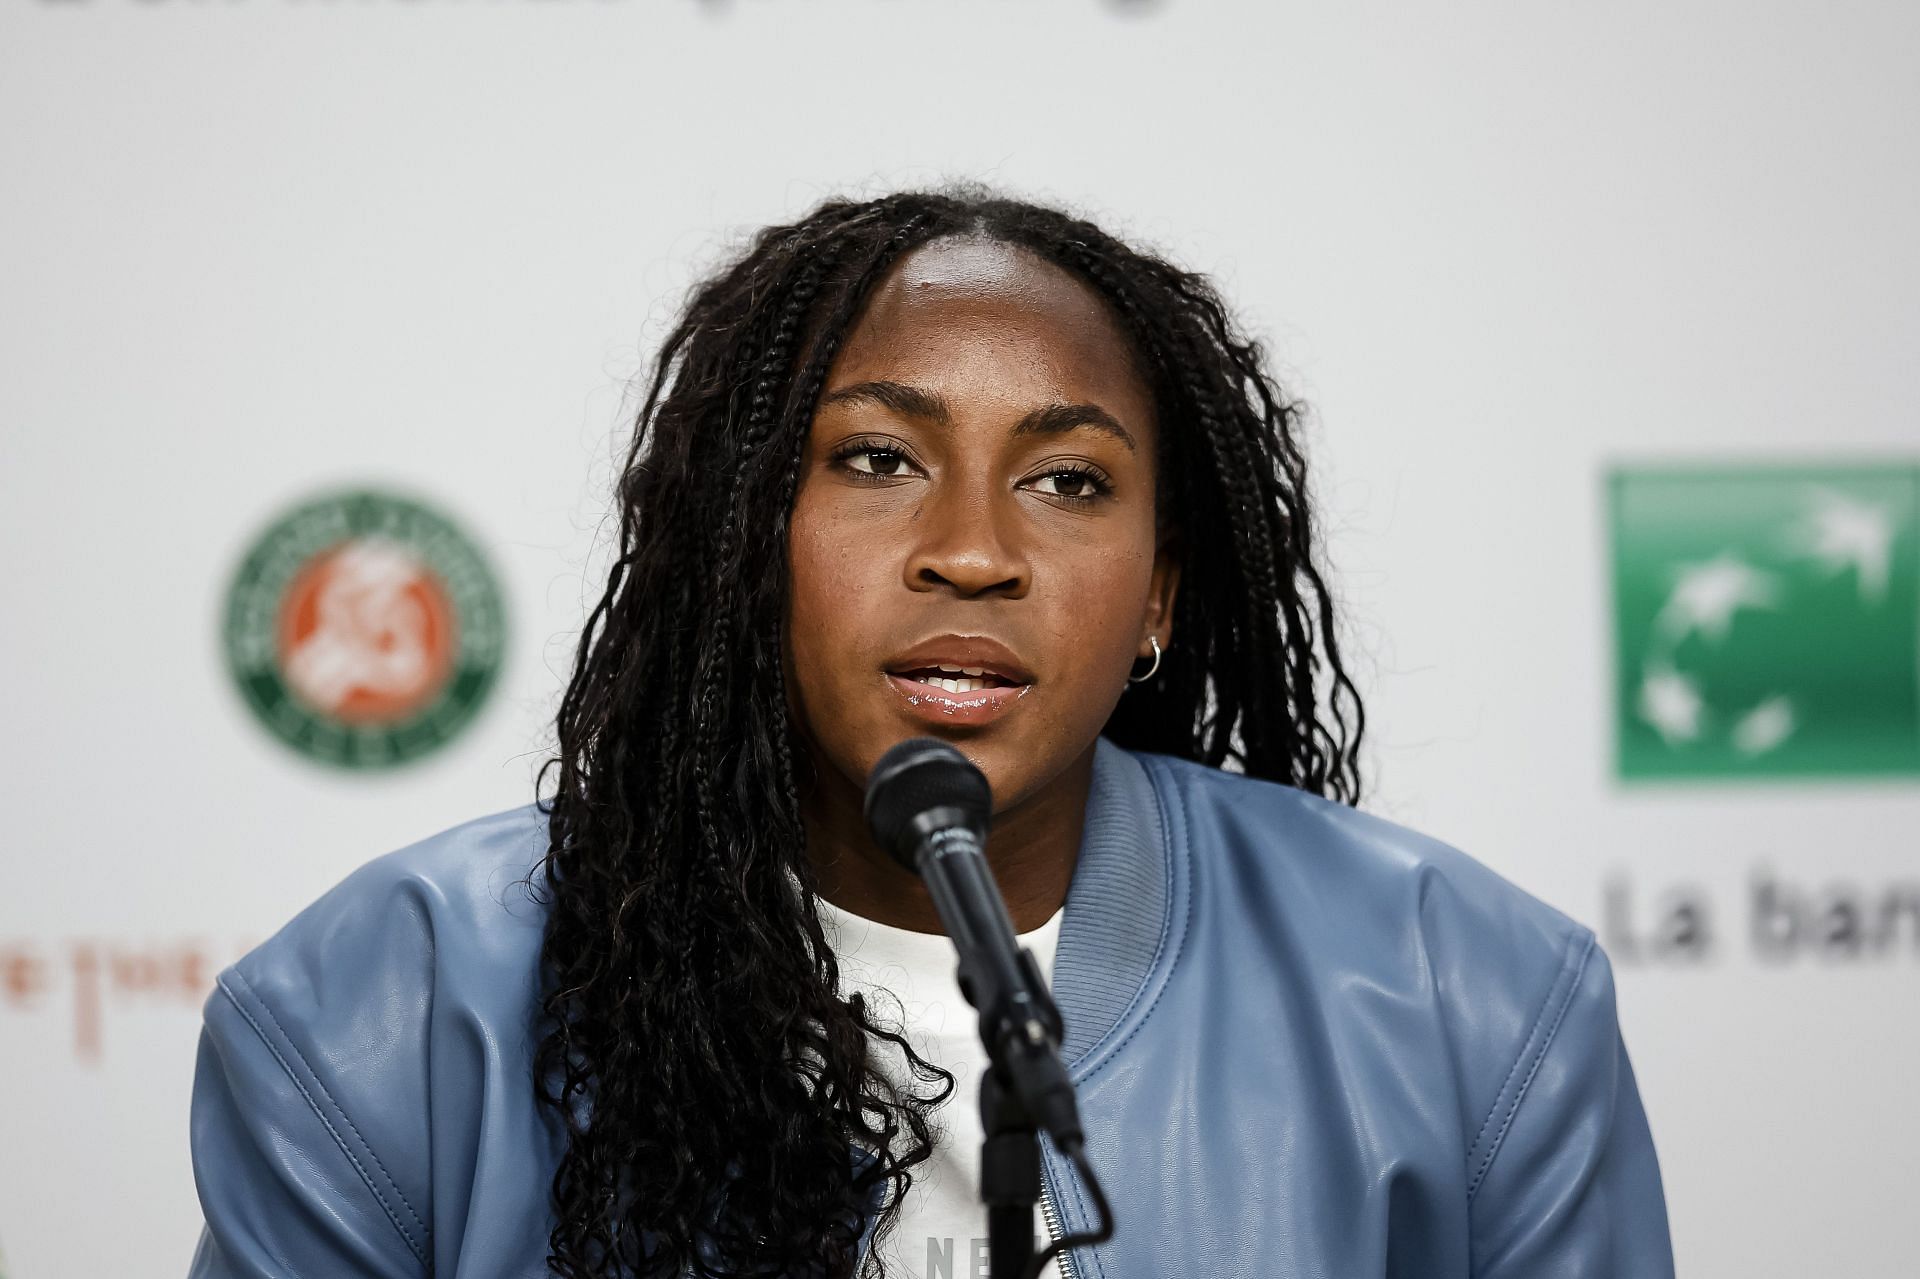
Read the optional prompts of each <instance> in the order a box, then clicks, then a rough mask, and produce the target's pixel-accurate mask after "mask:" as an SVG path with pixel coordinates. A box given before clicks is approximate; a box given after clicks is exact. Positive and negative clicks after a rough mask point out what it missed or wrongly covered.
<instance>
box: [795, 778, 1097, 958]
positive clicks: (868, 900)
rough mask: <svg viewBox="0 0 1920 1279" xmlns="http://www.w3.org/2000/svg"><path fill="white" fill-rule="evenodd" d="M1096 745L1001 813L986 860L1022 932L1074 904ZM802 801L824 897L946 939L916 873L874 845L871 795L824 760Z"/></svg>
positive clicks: (991, 827) (991, 831) (993, 827)
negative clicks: (865, 807) (867, 806)
mask: <svg viewBox="0 0 1920 1279" xmlns="http://www.w3.org/2000/svg"><path fill="white" fill-rule="evenodd" d="M1093 752H1094V747H1093V745H1092V744H1089V745H1088V747H1087V749H1086V750H1085V751H1084V752H1082V753H1081V755H1080V756H1079V758H1077V759H1075V760H1074V761H1073V762H1072V763H1071V764H1069V765H1067V767H1066V768H1065V769H1064V770H1062V771H1061V772H1060V774H1059V775H1058V776H1056V777H1054V778H1053V779H1052V780H1050V781H1048V782H1047V783H1046V784H1045V785H1043V786H1041V787H1040V788H1039V789H1038V790H1036V791H1034V792H1033V793H1032V794H1030V795H1027V796H1024V797H1022V798H1021V799H1020V800H1019V801H1017V802H1016V803H1014V804H1012V805H1010V806H1009V807H1007V808H1006V809H1004V810H1002V811H1000V812H997V813H995V814H994V815H993V819H992V821H991V822H990V824H989V825H988V828H987V861H988V863H989V864H990V865H991V866H992V867H993V876H994V879H995V880H997V881H998V882H999V885H1000V894H1001V896H1003V897H1005V898H1006V899H1007V913H1008V914H1009V915H1011V916H1012V917H1013V927H1014V931H1015V932H1021V933H1028V932H1032V931H1033V930H1034V929H1036V928H1038V927H1040V925H1042V924H1044V923H1046V922H1047V921H1048V920H1049V919H1051V918H1053V915H1054V913H1055V912H1056V911H1058V910H1059V909H1060V907H1061V906H1062V905H1063V904H1064V903H1065V902H1066V900H1067V885H1068V884H1069V883H1070V882H1071V881H1072V879H1073V867H1074V863H1075V862H1076V861H1077V860H1078V858H1079V855H1080V839H1081V832H1082V831H1083V829H1084V828H1085V825H1086V813H1087V792H1088V789H1089V788H1090V787H1091V786H1092V783H1093ZM814 774H815V777H816V778H817V779H818V780H817V782H816V783H815V785H814V786H813V787H812V788H811V790H810V792H809V794H808V795H807V797H806V800H805V802H804V803H803V804H802V808H801V813H802V818H803V820H804V821H805V824H806V828H807V860H808V861H809V862H811V863H812V865H813V874H814V882H815V884H816V885H817V886H818V889H819V893H820V895H821V896H822V897H824V898H826V899H827V900H828V901H830V902H832V903H833V904H834V905H835V906H838V907H839V908H840V909H842V910H844V911H849V912H851V913H852V914H855V915H859V916H861V917H863V918H865V919H871V920H876V921H878V922H879V923H882V924H889V925H891V926H893V927H895V928H906V929H911V930H912V931H914V932H918V933H941V932H945V931H946V930H945V929H944V928H943V927H942V926H941V924H940V915H939V912H938V911H936V910H935V909H934V906H933V898H932V897H931V896H930V895H929V894H928V893H927V888H926V885H925V884H923V883H922V882H921V880H920V877H919V876H918V875H915V874H914V873H913V872H912V871H910V870H907V869H906V868H905V867H903V866H901V865H900V864H899V863H897V862H895V861H894V860H893V858H891V857H889V856H888V855H887V854H886V853H885V852H883V851H882V850H881V849H880V847H879V846H878V845H877V844H875V843H874V842H873V836H872V835H871V834H870V833H869V832H868V830H867V821H866V816H865V815H864V814H863V813H862V812H861V807H862V803H863V801H864V800H865V798H866V796H865V791H864V790H863V789H862V788H861V787H859V786H857V785H855V784H854V783H853V782H852V781H850V780H849V779H848V778H846V777H844V776H842V775H841V774H840V773H839V772H838V771H837V770H835V769H833V768H832V767H831V766H828V765H826V764H825V763H824V761H822V762H820V763H819V764H818V766H817V767H816V768H815V770H814Z"/></svg>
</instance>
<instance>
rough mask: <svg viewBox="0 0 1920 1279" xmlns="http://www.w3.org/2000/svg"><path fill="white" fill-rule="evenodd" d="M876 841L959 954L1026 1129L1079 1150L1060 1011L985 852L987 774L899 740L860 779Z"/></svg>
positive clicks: (923, 744)
mask: <svg viewBox="0 0 1920 1279" xmlns="http://www.w3.org/2000/svg"><path fill="white" fill-rule="evenodd" d="M865 811H866V817H867V825H868V827H869V829H871V830H872V832H873V838H874V841H875V842H876V843H878V844H879V846H880V847H881V848H883V849H885V850H886V851H887V852H888V853H889V854H891V855H892V856H893V858H894V859H895V860H896V861H898V862H899V863H900V864H901V865H903V866H905V867H906V868H907V869H908V870H911V871H913V872H914V873H915V874H917V875H919V876H920V878H921V879H922V880H923V881H925V883H926V885H927V891H928V893H930V894H931V895H932V897H933V905H934V909H936V910H937V911H938V912H939V913H940V922H941V923H942V924H943V925H945V927H946V930H947V936H948V937H950V938H952V939H953V944H954V948H955V949H956V950H958V951H959V954H960V970H959V976H960V991H961V993H962V994H964V995H965V996H966V998H967V1002H968V1003H970V1004H972V1005H973V1006H974V1008H975V1010H977V1011H978V1012H979V1014H980V1039H981V1042H982V1043H983V1044H985V1045H986V1049H987V1056H988V1057H989V1058H990V1059H991V1060H992V1062H993V1064H994V1066H995V1067H996V1068H997V1069H999V1070H1000V1071H1001V1072H1003V1074H1004V1076H1005V1078H1006V1080H1007V1082H1008V1083H1009V1084H1010V1085H1011V1087H1012V1089H1013V1092H1014V1093H1015V1094H1016V1095H1017V1096H1018V1097H1019V1099H1020V1101H1021V1102H1022V1103H1023V1104H1024V1105H1025V1106H1026V1109H1027V1113H1028V1115H1029V1116H1030V1117H1031V1119H1032V1121H1033V1123H1034V1124H1035V1125H1036V1126H1037V1127H1039V1128H1041V1129H1043V1130H1044V1131H1046V1132H1047V1134H1048V1135H1050V1136H1051V1137H1052V1138H1053V1144H1054V1146H1055V1147H1056V1148H1058V1149H1059V1150H1060V1151H1061V1152H1062V1153H1063V1154H1066V1153H1070V1152H1071V1153H1077V1152H1078V1151H1079V1149H1080V1148H1081V1147H1082V1146H1083V1145H1084V1144H1085V1140H1086V1138H1085V1134H1084V1133H1082V1131H1081V1128H1080V1113H1079V1107H1078V1106H1077V1105H1076V1104H1075V1101H1074V1091H1073V1081H1072V1080H1070V1079H1069V1078H1068V1077H1067V1071H1066V1067H1065V1065H1064V1064H1062V1062H1061V1060H1060V1036H1061V1022H1060V1010H1059V1009H1058V1008H1057V1007H1055V1006H1054V1002H1053V997H1052V996H1051V995H1050V994H1048V992H1047V983H1046V978H1045V977H1043V976H1042V975H1041V973H1040V968H1039V965H1038V964H1037V963H1035V962H1034V958H1033V952H1032V951H1029V950H1026V949H1024V948H1022V947H1020V946H1019V944H1018V943H1017V942H1016V941H1015V938H1014V933H1013V920H1012V919H1011V918H1009V917H1008V915H1007V904H1006V901H1005V900H1004V899H1003V898H1002V897H1001V896H1000V889H999V886H998V885H997V884H996V883H995V882H994V878H993V870H992V868H991V867H989V866H988V865H987V859H986V855H985V853H984V852H983V851H982V850H983V848H984V845H985V841H986V832H987V820H988V818H989V817H990V816H991V815H992V812H993V791H992V788H991V787H990V786H988V784H987V779H986V775H985V774H983V773H982V772H981V771H980V770H979V769H978V768H976V767H974V765H973V762H972V761H971V760H969V759H968V758H967V757H966V756H965V755H962V754H961V753H960V752H959V751H957V750H955V749H954V748H953V747H952V746H949V745H948V744H947V743H945V742H942V741H939V740H938V739H936V738H932V737H914V738H909V739H908V740H906V741H904V742H901V743H900V744H899V745H898V746H895V747H894V748H893V749H892V750H889V751H888V752H887V753H886V754H885V755H882V756H881V757H880V761H879V762H878V763H877V764H875V765H874V766H873V772H872V774H871V775H869V777H868V778H867V797H866V805H865Z"/></svg>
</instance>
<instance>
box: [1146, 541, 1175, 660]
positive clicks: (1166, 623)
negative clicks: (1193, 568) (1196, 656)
mask: <svg viewBox="0 0 1920 1279" xmlns="http://www.w3.org/2000/svg"><path fill="white" fill-rule="evenodd" d="M1181 558H1182V546H1181V542H1180V539H1179V537H1178V535H1176V534H1172V533H1169V534H1168V535H1167V536H1165V537H1163V538H1161V539H1160V544H1159V546H1158V547H1157V548H1155V550H1154V553H1153V579H1152V580H1151V581H1150V582H1148V584H1147V612H1146V619H1145V622H1144V625H1143V630H1142V633H1141V636H1140V647H1141V648H1142V649H1145V650H1146V651H1145V652H1142V653H1141V654H1140V656H1142V657H1151V656H1152V655H1153V652H1152V649H1151V648H1150V647H1148V645H1147V636H1148V635H1152V636H1154V637H1155V638H1157V639H1158V640H1159V641H1160V647H1161V648H1162V649H1168V648H1172V647H1173V602H1174V598H1175V597H1176V596H1177V595H1178V594H1179V591H1180V561H1181Z"/></svg>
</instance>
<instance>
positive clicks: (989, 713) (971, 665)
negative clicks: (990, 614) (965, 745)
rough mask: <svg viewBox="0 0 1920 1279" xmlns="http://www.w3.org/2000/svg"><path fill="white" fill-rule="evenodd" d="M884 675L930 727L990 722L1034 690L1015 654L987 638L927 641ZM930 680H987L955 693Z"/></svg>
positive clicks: (892, 664) (898, 659) (894, 662)
mask: <svg viewBox="0 0 1920 1279" xmlns="http://www.w3.org/2000/svg"><path fill="white" fill-rule="evenodd" d="M943 667H944V668H945V669H944V670H942V669H940V668H943ZM884 674H885V675H886V677H887V683H888V684H890V685H892V687H893V689H894V691H895V692H896V693H898V694H899V695H900V697H901V698H902V699H903V700H904V701H905V702H906V704H907V706H908V708H909V710H910V711H911V712H912V713H913V715H914V717H915V718H917V719H920V720H922V721H924V722H926V723H930V724H945V725H962V724H965V725H974V724H985V723H988V722H990V721H992V720H994V719H997V718H998V717H999V716H1001V715H1003V714H1005V713H1006V712H1007V711H1008V710H1009V709H1011V708H1012V707H1013V705H1014V704H1015V703H1016V702H1018V701H1019V700H1020V699H1021V698H1022V697H1025V696H1026V695H1027V693H1028V692H1029V691H1031V690H1032V688H1033V675H1032V674H1031V673H1030V672H1029V671H1028V670H1027V668H1026V667H1025V666H1024V665H1023V664H1022V663H1021V661H1020V659H1019V658H1018V657H1016V656H1014V654H1013V651H1012V650H1011V649H1009V648H1007V646H1006V645H1004V644H1002V643H1000V642H999V641H998V640H994V639H989V638H987V637H986V636H960V635H943V636H939V637H936V638H934V639H930V640H926V641H924V642H922V643H920V644H916V645H915V646H914V647H913V648H911V649H909V650H907V651H906V652H904V653H902V654H900V655H899V656H898V657H896V658H894V659H893V660H892V661H890V662H888V663H887V667H886V670H885V672H884ZM932 679H946V680H952V681H968V682H980V681H984V682H985V683H986V685H987V686H986V687H983V688H977V689H971V690H967V691H955V690H952V689H947V688H943V687H941V686H940V685H938V684H934V683H930V682H928V681H929V680H932Z"/></svg>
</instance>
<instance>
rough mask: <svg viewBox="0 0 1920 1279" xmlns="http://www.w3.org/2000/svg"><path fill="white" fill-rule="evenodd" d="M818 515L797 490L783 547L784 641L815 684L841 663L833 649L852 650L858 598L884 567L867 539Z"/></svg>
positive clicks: (862, 597)
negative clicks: (785, 638) (784, 558)
mask: <svg viewBox="0 0 1920 1279" xmlns="http://www.w3.org/2000/svg"><path fill="white" fill-rule="evenodd" d="M819 516H820V512H819V510H818V508H817V504H815V503H812V502H809V501H807V500H806V497H805V494H802V496H801V500H800V501H798V502H796V503H795V505H794V516H793V524H792V526H791V531H790V534H789V541H788V547H787V583H788V599H787V628H788V630H787V634H788V643H789V645H790V647H791V657H792V660H793V665H794V667H795V669H796V671H797V673H798V674H800V675H801V676H802V677H803V678H805V679H807V680H809V681H810V682H813V683H816V684H817V683H818V682H820V681H822V680H825V679H830V678H831V677H832V675H833V673H834V670H835V668H836V667H837V666H838V665H840V663H836V662H835V661H834V660H833V658H834V657H835V655H840V656H843V657H844V656H848V655H851V654H853V653H855V652H857V648H856V646H855V644H854V641H855V640H856V639H857V637H858V636H859V635H860V633H861V631H862V618H861V604H862V601H863V600H866V599H870V598H873V592H872V587H873V585H874V578H875V574H876V573H878V572H882V571H884V570H883V569H881V567H880V566H879V563H878V559H877V557H876V556H875V555H874V553H873V547H872V544H871V542H870V541H867V542H866V543H865V544H864V545H863V542H862V539H860V538H859V537H857V536H853V535H852V530H850V529H849V527H848V525H847V524H846V523H845V522H844V521H836V520H830V519H823V518H819Z"/></svg>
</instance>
